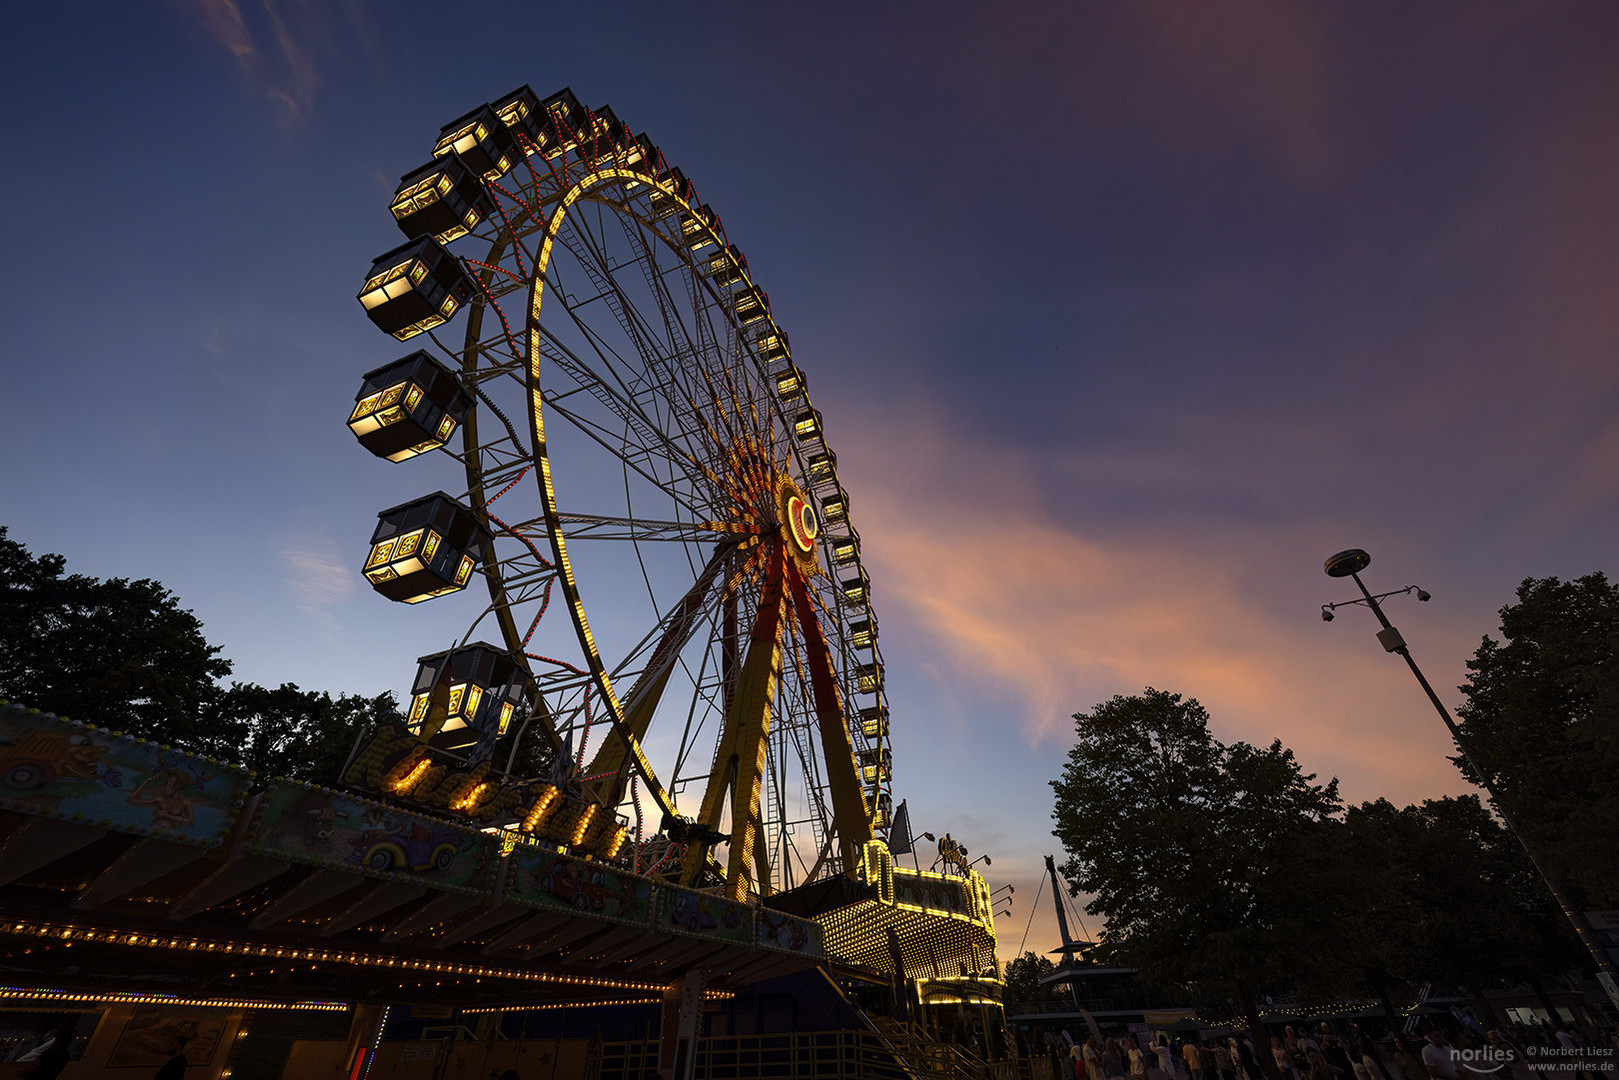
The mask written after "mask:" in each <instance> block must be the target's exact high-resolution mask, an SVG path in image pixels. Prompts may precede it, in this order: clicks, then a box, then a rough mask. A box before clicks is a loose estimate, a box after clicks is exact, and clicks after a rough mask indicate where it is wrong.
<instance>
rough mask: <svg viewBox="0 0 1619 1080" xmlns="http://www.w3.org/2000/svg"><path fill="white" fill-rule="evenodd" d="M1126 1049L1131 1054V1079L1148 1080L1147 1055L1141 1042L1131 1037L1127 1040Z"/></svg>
mask: <svg viewBox="0 0 1619 1080" xmlns="http://www.w3.org/2000/svg"><path fill="white" fill-rule="evenodd" d="M1125 1049H1126V1050H1127V1051H1128V1053H1129V1055H1130V1080H1147V1055H1146V1054H1145V1053H1144V1052H1143V1051H1142V1049H1141V1044H1140V1043H1138V1042H1137V1041H1136V1040H1134V1039H1129V1040H1126V1042H1125Z"/></svg>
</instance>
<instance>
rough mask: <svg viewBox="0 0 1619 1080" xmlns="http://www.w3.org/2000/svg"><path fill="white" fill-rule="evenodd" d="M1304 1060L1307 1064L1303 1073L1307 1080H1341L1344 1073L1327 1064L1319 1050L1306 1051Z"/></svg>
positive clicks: (1336, 1067) (1329, 1063) (1324, 1056)
mask: <svg viewBox="0 0 1619 1080" xmlns="http://www.w3.org/2000/svg"><path fill="white" fill-rule="evenodd" d="M1304 1060H1305V1062H1306V1063H1307V1064H1308V1070H1307V1071H1306V1073H1305V1075H1306V1076H1307V1077H1308V1080H1341V1078H1342V1077H1343V1075H1344V1071H1343V1070H1342V1069H1340V1068H1338V1066H1336V1065H1334V1064H1332V1063H1331V1062H1329V1061H1328V1060H1327V1058H1326V1055H1325V1054H1323V1053H1322V1052H1321V1051H1320V1050H1306V1051H1305V1052H1304Z"/></svg>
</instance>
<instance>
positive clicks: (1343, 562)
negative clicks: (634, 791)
mask: <svg viewBox="0 0 1619 1080" xmlns="http://www.w3.org/2000/svg"><path fill="white" fill-rule="evenodd" d="M1370 565H1372V557H1371V556H1370V555H1368V554H1366V553H1365V552H1364V551H1362V550H1361V549H1360V548H1349V549H1347V550H1345V551H1340V552H1338V554H1336V555H1334V556H1332V557H1331V558H1330V559H1328V560H1327V562H1326V565H1325V566H1324V567H1323V569H1324V570H1326V572H1327V576H1328V577H1348V576H1349V575H1351V574H1358V573H1360V572H1361V571H1362V570H1364V569H1366V568H1367V567H1368V566H1370Z"/></svg>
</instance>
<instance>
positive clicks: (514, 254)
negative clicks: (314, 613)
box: [345, 86, 892, 934]
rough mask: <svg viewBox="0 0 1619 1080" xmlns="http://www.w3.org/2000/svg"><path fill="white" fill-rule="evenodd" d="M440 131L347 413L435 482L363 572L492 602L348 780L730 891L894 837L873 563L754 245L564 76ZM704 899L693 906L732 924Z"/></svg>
mask: <svg viewBox="0 0 1619 1080" xmlns="http://www.w3.org/2000/svg"><path fill="white" fill-rule="evenodd" d="M423 134H424V136H426V138H424V139H423V143H422V151H421V152H422V159H425V160H418V161H411V162H400V163H399V164H403V165H410V166H411V168H410V170H409V171H408V172H406V173H404V175H402V176H401V179H400V181H399V185H398V187H397V188H396V190H395V192H394V194H393V196H392V198H391V199H390V200H389V201H388V204H387V205H388V211H389V214H383V215H381V220H382V221H386V220H389V217H390V215H391V220H392V223H393V226H394V227H397V230H398V233H399V234H402V236H401V235H398V234H396V235H394V236H393V237H392V238H391V239H389V240H387V241H379V243H378V246H377V249H378V250H381V249H383V248H386V249H387V250H385V251H383V253H382V254H381V255H378V256H377V257H376V258H375V259H374V260H373V261H372V263H371V264H370V267H369V269H368V270H366V271H365V272H364V274H363V276H360V275H357V278H358V279H359V281H361V282H363V284H360V288H359V292H358V295H357V297H356V299H357V300H358V301H359V304H360V306H361V307H362V308H363V309H364V311H365V314H366V316H367V318H369V319H370V320H371V322H372V323H374V324H375V325H376V327H377V328H378V329H379V330H380V331H382V332H383V333H384V334H386V335H388V338H385V339H384V340H383V342H381V343H379V347H378V348H377V349H376V350H375V352H373V353H370V354H369V355H366V356H364V357H357V358H356V360H357V364H356V370H357V372H362V371H363V372H364V374H363V375H361V376H360V383H359V386H358V389H357V390H356V392H355V394H354V398H353V401H352V402H351V403H346V405H345V407H347V408H348V409H349V416H348V420H347V423H348V427H349V430H350V431H351V432H352V433H353V435H354V437H355V438H356V439H357V440H358V443H359V446H360V447H361V448H362V449H363V450H365V451H366V452H368V453H370V454H372V455H374V456H375V457H376V458H377V459H378V460H379V462H380V463H391V464H379V466H378V467H379V468H398V469H402V470H408V471H409V472H410V473H411V474H412V475H414V476H416V477H417V478H418V480H417V483H418V484H419V487H417V488H416V489H415V490H416V491H418V492H420V494H419V495H418V496H417V497H416V498H414V499H412V500H410V501H408V502H404V503H400V504H399V505H397V506H392V507H389V508H386V509H381V510H380V511H379V512H378V513H377V516H376V524H375V527H374V529H373V531H372V534H371V539H370V542H369V544H368V545H367V547H366V549H365V551H364V552H363V553H361V552H356V558H355V569H356V572H357V573H358V574H360V575H362V576H363V577H364V578H365V580H366V581H367V583H368V584H369V586H370V587H371V588H372V589H373V590H375V591H376V592H377V594H378V595H380V596H382V597H384V598H386V599H388V600H392V601H395V602H398V603H403V604H420V603H430V602H432V601H433V600H434V599H435V598H438V597H442V596H447V595H452V594H455V593H459V592H462V591H466V592H470V593H477V594H480V595H479V598H478V601H477V603H476V605H474V606H475V607H476V608H478V609H481V613H480V614H479V615H477V616H476V618H475V620H474V622H473V624H472V625H471V626H470V627H467V628H466V630H465V632H464V633H461V632H459V628H457V632H455V633H454V634H453V640H456V641H458V642H459V644H458V645H456V646H455V647H454V648H452V649H450V650H448V651H446V652H440V653H433V654H430V655H425V656H421V657H419V658H418V659H417V661H416V675H415V678H414V680H413V682H412V684H411V691H410V708H409V713H408V719H407V721H406V725H405V728H404V730H399V729H396V728H395V729H381V728H379V729H378V731H377V732H376V733H375V734H374V735H373V736H372V737H371V739H370V740H369V741H368V742H367V743H366V744H365V745H364V746H363V747H362V748H361V750H360V753H359V755H358V756H357V757H356V760H355V762H354V763H353V766H352V768H351V770H350V771H349V773H348V774H346V776H345V783H346V784H351V785H355V786H359V787H362V788H364V789H365V790H368V791H371V792H374V793H376V794H378V795H379V796H380V797H382V798H384V799H387V800H389V801H396V800H397V801H401V802H404V803H405V804H407V805H414V806H420V807H422V808H423V809H427V810H431V811H432V812H436V813H450V814H456V815H464V816H467V817H469V818H471V819H472V820H474V821H477V822H479V823H481V824H486V825H506V824H515V825H516V827H517V829H518V831H520V832H521V833H523V834H524V835H526V836H532V837H534V838H536V839H542V840H547V841H550V842H552V843H554V844H556V845H557V846H558V847H560V848H562V849H564V850H565V851H566V852H568V853H569V854H571V855H575V856H584V855H589V856H591V857H593V858H595V859H598V860H608V861H612V862H614V863H615V865H619V866H622V867H623V868H625V869H627V870H630V871H632V872H634V873H638V874H645V875H648V876H652V877H656V878H658V879H660V880H662V881H665V882H668V883H670V884H673V885H679V886H682V887H686V888H692V889H704V890H717V891H719V892H722V893H723V894H724V895H725V896H727V897H729V898H731V899H732V900H757V899H758V898H760V897H762V896H768V895H770V894H772V893H775V892H780V891H783V890H789V889H793V888H796V887H798V886H800V885H803V884H805V883H807V882H810V881H815V880H822V879H825V878H828V877H831V876H832V875H835V874H839V873H846V872H850V871H851V870H852V868H853V867H854V866H855V864H856V863H857V862H858V860H859V859H860V857H861V852H862V851H863V845H865V844H866V843H867V842H869V841H871V840H872V839H873V838H876V837H880V836H882V835H884V834H886V833H887V831H888V828H889V820H888V818H889V812H890V801H891V800H890V789H891V782H890V777H891V766H892V762H891V756H890V749H889V734H888V700H887V692H886V690H885V688H884V664H883V655H882V650H881V648H880V646H879V644H878V636H879V635H878V625H877V618H876V615H875V613H874V611H873V609H872V604H871V586H872V582H871V580H870V577H869V575H868V573H867V571H866V570H865V568H864V563H863V556H862V553H861V545H860V534H859V533H858V532H857V531H856V529H855V527H854V518H853V516H852V514H851V511H850V497H849V494H848V492H847V491H845V489H844V488H843V486H842V483H841V481H840V478H839V470H838V460H837V455H836V454H835V453H834V452H833V450H832V447H831V445H830V444H829V441H828V433H827V427H828V425H827V424H826V423H825V422H824V421H823V417H822V414H821V412H820V411H819V410H818V409H817V408H816V407H815V405H814V404H813V401H812V399H811V395H810V391H809V385H808V377H807V375H806V373H805V371H804V369H803V368H802V367H801V366H800V364H799V362H798V359H797V358H796V357H795V355H794V353H793V351H792V349H791V347H790V344H789V342H788V338H787V334H786V332H785V331H784V330H783V329H782V326H781V324H780V323H779V322H778V321H777V318H776V313H775V310H774V308H773V307H772V304H771V300H770V297H769V295H768V294H767V293H766V292H765V291H764V289H763V288H762V287H761V286H760V284H759V282H758V281H757V280H756V279H755V278H754V276H753V270H752V269H751V267H750V266H749V263H748V259H747V256H746V255H744V254H743V252H742V250H741V249H740V248H739V247H738V246H737V245H736V244H735V243H734V242H733V241H732V239H731V237H730V236H729V234H728V233H727V232H726V229H725V225H724V223H723V222H722V221H721V220H720V215H719V214H718V213H716V212H715V210H714V209H713V208H712V207H710V206H708V205H707V204H705V203H704V202H702V200H700V199H699V198H698V195H697V189H696V186H695V185H694V184H693V183H692V181H690V180H689V179H687V177H686V176H685V174H684V173H683V172H682V171H681V170H680V169H678V168H675V167H673V166H672V165H671V164H670V163H669V162H668V161H667V160H666V159H665V157H664V154H663V153H662V151H660V150H659V149H658V147H657V145H656V144H655V143H653V142H652V140H651V139H650V138H648V137H647V136H646V135H642V134H636V133H634V132H633V131H632V130H631V129H630V127H629V126H628V125H627V124H626V123H624V122H623V121H621V120H619V119H618V118H617V117H616V116H615V115H614V114H613V111H612V110H611V109H610V108H607V107H605V106H604V107H600V108H596V109H591V108H587V107H586V106H585V105H584V104H583V103H582V102H581V101H580V100H579V99H578V98H577V97H575V95H574V94H573V92H572V91H571V90H568V89H562V90H559V91H557V92H556V93H553V94H550V95H549V96H544V97H542V96H541V95H539V94H536V93H535V92H534V91H533V90H532V89H531V88H530V87H528V86H521V87H518V88H517V89H515V90H513V91H511V92H510V93H508V94H505V95H504V96H502V97H499V98H497V99H495V100H493V101H490V102H487V103H483V104H479V105H477V106H476V107H475V108H473V109H472V111H471V112H469V113H467V114H466V115H465V116H462V117H460V118H459V119H456V120H454V121H452V122H451V123H449V124H447V125H445V126H444V127H443V128H441V129H440V130H439V131H438V134H437V136H436V138H435V137H434V136H433V135H432V133H431V131H430V130H429V131H424V133H423ZM380 209H381V208H380V207H379V210H380ZM380 228H381V224H380V221H379V229H380ZM401 240H403V242H402V243H401V242H400V241H401ZM398 342H409V344H408V345H405V346H403V347H400V346H399V345H398V344H397V343H398ZM401 353H403V355H401ZM485 597H487V600H485ZM604 600H605V601H608V602H607V604H606V605H605V613H604V612H603V611H598V610H596V609H595V607H594V605H597V604H600V603H601V602H602V601H604ZM627 603H633V604H634V605H636V606H635V607H634V608H633V609H630V608H628V607H626V604H627ZM480 636H481V637H482V638H483V640H479V638H480ZM442 637H443V638H452V634H451V633H450V632H446V633H444V634H443V635H442ZM424 651H425V650H424ZM733 762H736V763H739V764H738V766H737V767H736V768H734V769H733V768H732V766H731V763H733ZM540 774H543V780H544V781H547V782H548V786H545V787H536V786H535V781H537V780H541V779H542V776H541V775H540ZM677 799H678V805H677ZM676 853H678V854H676ZM707 903H708V902H706V901H705V902H702V903H699V902H697V901H691V902H690V903H685V902H683V907H682V912H683V922H682V925H684V924H685V923H691V924H693V925H695V926H697V927H699V928H701V932H705V933H706V932H709V931H708V929H707V928H706V923H707V922H708V921H710V920H717V919H723V918H725V917H728V916H727V914H726V912H727V909H724V908H723V905H715V906H713V907H712V910H710V908H709V907H708V906H705V905H707ZM693 905H696V907H697V908H700V909H701V910H692V911H687V910H686V908H688V907H692V906H693ZM730 917H732V918H734V919H740V916H730ZM742 921H745V920H742ZM716 925H722V924H721V923H718V922H716ZM748 933H749V934H751V933H752V930H751V928H750V929H749V930H748Z"/></svg>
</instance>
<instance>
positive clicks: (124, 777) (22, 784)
mask: <svg viewBox="0 0 1619 1080" xmlns="http://www.w3.org/2000/svg"><path fill="white" fill-rule="evenodd" d="M252 778H253V774H252V773H251V772H249V771H248V770H247V769H244V768H241V767H239V766H236V765H225V764H222V763H220V762H217V761H214V760H213V759H211V758H205V757H200V756H198V755H196V754H188V753H186V752H184V751H181V750H174V749H170V748H169V747H166V746H162V745H160V744H158V743H155V742H147V741H146V740H145V739H137V738H135V737H134V736H131V735H122V734H117V733H114V732H111V731H108V730H107V729H105V728H98V727H93V726H91V725H89V724H81V723H79V722H78V721H75V720H64V719H63V718H61V717H59V716H54V715H52V714H50V713H42V712H36V711H31V710H29V709H25V708H23V707H22V706H20V705H5V706H0V809H6V810H16V811H19V812H22V813H26V814H34V815H37V816H40V817H51V818H57V819H58V820H61V821H73V822H78V823H80V824H84V825H94V826H98V827H100V828H105V829H111V830H113V831H115V832H123V833H137V834H140V835H143V836H152V837H158V838H160V839H164V840H173V841H178V842H180V843H186V844H197V845H201V846H203V847H214V846H215V845H217V844H219V843H220V842H221V841H222V840H223V839H224V838H225V833H226V832H228V831H229V830H230V827H231V826H232V824H234V823H235V821H236V815H237V813H238V812H239V811H240V809H241V805H242V798H243V796H244V794H245V793H246V791H247V787H248V784H249V783H250V782H251V781H252Z"/></svg>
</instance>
